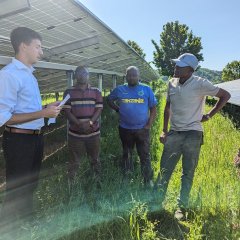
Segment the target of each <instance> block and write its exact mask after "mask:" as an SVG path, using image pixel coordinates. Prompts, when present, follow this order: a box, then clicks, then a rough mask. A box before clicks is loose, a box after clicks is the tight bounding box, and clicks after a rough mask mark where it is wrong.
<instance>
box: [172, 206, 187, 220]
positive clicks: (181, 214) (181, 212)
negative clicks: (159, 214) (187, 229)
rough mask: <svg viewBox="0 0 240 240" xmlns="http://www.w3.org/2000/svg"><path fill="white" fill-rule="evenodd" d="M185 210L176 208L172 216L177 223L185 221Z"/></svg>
mask: <svg viewBox="0 0 240 240" xmlns="http://www.w3.org/2000/svg"><path fill="white" fill-rule="evenodd" d="M186 213H187V212H186V209H185V208H178V209H177V210H176V212H175V214H174V217H175V218H176V219H177V220H178V221H185V220H186Z"/></svg>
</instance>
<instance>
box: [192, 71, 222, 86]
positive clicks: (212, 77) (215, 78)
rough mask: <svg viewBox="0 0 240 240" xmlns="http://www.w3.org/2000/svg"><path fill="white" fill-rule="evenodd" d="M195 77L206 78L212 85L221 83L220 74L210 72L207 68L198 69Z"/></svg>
mask: <svg viewBox="0 0 240 240" xmlns="http://www.w3.org/2000/svg"><path fill="white" fill-rule="evenodd" d="M196 75H198V76H200V77H203V78H206V79H208V80H210V81H211V82H213V83H219V82H221V81H222V72H221V71H216V70H210V69H208V68H199V69H198V70H197V71H196Z"/></svg>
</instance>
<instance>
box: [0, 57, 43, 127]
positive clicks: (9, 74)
mask: <svg viewBox="0 0 240 240" xmlns="http://www.w3.org/2000/svg"><path fill="white" fill-rule="evenodd" d="M33 71H34V68H33V67H27V66H26V65H24V64H23V63H22V62H20V61H18V60H17V59H15V58H13V60H12V62H11V63H10V64H8V65H7V66H5V67H4V68H2V69H1V71H0V126H3V125H4V124H5V123H6V122H7V121H8V120H9V119H10V118H11V117H12V115H13V114H19V113H31V112H37V111H40V110H42V100H41V95H40V91H39V87H38V83H37V79H36V78H35V77H34V75H33ZM43 125H44V119H43V118H40V119H37V120H34V121H30V122H26V123H21V124H15V125H8V126H11V127H15V128H23V129H40V128H41V127H42V126H43Z"/></svg>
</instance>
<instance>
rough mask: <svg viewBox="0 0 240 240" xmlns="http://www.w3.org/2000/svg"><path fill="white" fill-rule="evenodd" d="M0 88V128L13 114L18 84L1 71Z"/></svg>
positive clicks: (9, 75)
mask: <svg viewBox="0 0 240 240" xmlns="http://www.w3.org/2000/svg"><path fill="white" fill-rule="evenodd" d="M0 86H1V87H0V126H3V125H4V124H5V123H6V122H7V121H8V120H9V119H10V118H11V117H12V114H13V112H14V108H15V106H16V103H17V93H18V89H19V83H18V81H16V79H14V77H13V76H11V74H9V73H8V72H5V71H1V72H0Z"/></svg>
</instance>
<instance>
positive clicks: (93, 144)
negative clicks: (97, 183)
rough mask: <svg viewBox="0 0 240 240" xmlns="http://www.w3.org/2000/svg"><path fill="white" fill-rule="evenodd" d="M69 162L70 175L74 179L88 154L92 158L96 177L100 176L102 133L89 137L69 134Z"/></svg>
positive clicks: (91, 161)
mask: <svg viewBox="0 0 240 240" xmlns="http://www.w3.org/2000/svg"><path fill="white" fill-rule="evenodd" d="M68 149H69V155H70V156H69V157H70V158H69V162H68V176H69V179H70V180H71V181H72V180H73V179H74V177H75V176H76V173H77V171H78V168H79V165H80V164H81V162H82V160H83V158H84V157H85V155H86V154H87V156H88V157H89V158H90V164H91V167H92V170H93V171H94V174H95V177H97V178H98V177H99V175H100V170H101V164H100V160H99V151H100V135H97V136H92V137H88V138H77V137H72V136H71V135H69V136H68Z"/></svg>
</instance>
